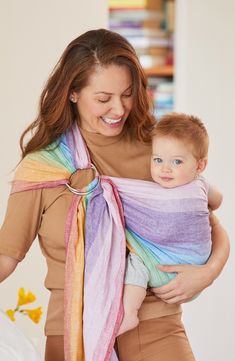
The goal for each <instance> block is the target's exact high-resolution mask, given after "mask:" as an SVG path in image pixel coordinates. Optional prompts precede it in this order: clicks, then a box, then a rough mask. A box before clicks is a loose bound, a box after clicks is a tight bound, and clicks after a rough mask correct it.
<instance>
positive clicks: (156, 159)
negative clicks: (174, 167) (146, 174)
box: [153, 158, 162, 164]
mask: <svg viewBox="0 0 235 361" xmlns="http://www.w3.org/2000/svg"><path fill="white" fill-rule="evenodd" d="M153 161H154V163H158V164H160V163H162V159H161V158H154V159H153Z"/></svg>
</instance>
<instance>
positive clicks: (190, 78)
mask: <svg viewBox="0 0 235 361" xmlns="http://www.w3.org/2000/svg"><path fill="white" fill-rule="evenodd" d="M176 2H177V24H176V28H177V34H176V108H177V110H179V111H184V112H189V113H191V114H197V115H198V116H200V117H201V118H202V119H203V120H204V122H205V123H206V126H207V128H208V132H209V135H210V153H209V166H208V170H207V172H206V175H207V177H208V179H209V180H210V182H211V183H214V184H216V185H218V187H219V188H220V189H221V190H222V192H223V194H224V202H223V205H222V207H221V209H220V210H218V212H216V213H217V214H218V216H219V218H220V220H221V222H222V223H223V225H224V226H225V228H226V229H227V231H228V233H229V235H230V238H231V241H232V249H231V256H230V259H229V262H228V263H227V265H226V267H225V269H224V272H223V274H222V275H221V276H220V277H219V279H217V280H216V282H215V283H214V284H213V286H212V287H211V288H209V289H207V290H206V291H205V292H204V293H203V294H202V295H201V296H200V297H199V298H198V299H197V300H195V301H194V302H192V303H190V304H187V305H185V306H184V319H185V324H186V328H187V331H188V334H189V337H190V339H191V343H192V347H193V350H194V352H195V355H196V358H197V361H210V360H213V361H221V360H227V361H233V360H235V351H234V324H235V307H234V305H235V291H234V282H235V278H234V264H235V252H234V246H233V239H234V234H235V228H234V205H235V191H234V178H233V176H234V174H235V162H234V154H235V151H234V134H235V110H234V109H235V107H234V104H235V103H234V86H235V70H234V66H235V21H234V20H235V17H234V14H235V2H234V1H233V0H224V1H220V0H197V1H196V0H176Z"/></svg>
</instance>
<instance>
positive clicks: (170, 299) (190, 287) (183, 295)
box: [151, 264, 215, 304]
mask: <svg viewBox="0 0 235 361" xmlns="http://www.w3.org/2000/svg"><path fill="white" fill-rule="evenodd" d="M158 269H159V270H160V271H162V272H169V273H171V272H175V273H177V275H176V277H175V278H174V279H173V280H171V281H170V282H169V283H168V284H167V285H165V286H162V287H158V288H151V291H152V292H153V293H154V295H155V296H157V297H159V298H161V299H162V301H164V302H166V303H177V304H181V303H184V302H188V301H190V300H191V299H192V298H193V297H194V296H196V295H197V294H198V293H199V292H201V291H202V290H203V289H204V288H206V287H208V286H210V285H211V284H212V283H213V281H214V279H215V277H214V274H213V271H212V269H211V267H210V266H209V265H207V264H205V265H201V266H198V265H188V264H181V265H171V266H163V265H159V266H158Z"/></svg>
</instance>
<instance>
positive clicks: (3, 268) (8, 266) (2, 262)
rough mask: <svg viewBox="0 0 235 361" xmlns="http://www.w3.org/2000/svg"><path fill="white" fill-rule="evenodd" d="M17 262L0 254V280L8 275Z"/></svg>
mask: <svg viewBox="0 0 235 361" xmlns="http://www.w3.org/2000/svg"><path fill="white" fill-rule="evenodd" d="M17 264H18V261H17V260H16V259H14V258H11V257H8V256H5V255H2V254H0V282H2V281H4V280H5V279H6V278H7V277H8V276H10V274H11V273H12V272H13V271H14V270H15V268H16V266H17Z"/></svg>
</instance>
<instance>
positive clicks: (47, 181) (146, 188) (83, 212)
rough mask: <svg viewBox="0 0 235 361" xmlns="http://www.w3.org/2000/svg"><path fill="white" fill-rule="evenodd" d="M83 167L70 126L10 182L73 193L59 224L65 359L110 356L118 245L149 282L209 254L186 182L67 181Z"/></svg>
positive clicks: (206, 230)
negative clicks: (78, 184)
mask: <svg viewBox="0 0 235 361" xmlns="http://www.w3.org/2000/svg"><path fill="white" fill-rule="evenodd" d="M91 167H92V165H91V160H90V156H89V152H88V149H87V147H86V144H85V142H84V140H83V138H82V136H81V134H80V131H79V128H78V126H77V125H76V124H75V125H74V126H73V127H72V128H71V129H70V130H68V131H67V132H66V133H65V134H63V135H62V136H61V137H60V138H59V140H58V141H57V142H54V143H53V144H51V145H50V146H48V147H46V148H45V149H43V150H40V151H37V152H35V153H31V154H28V155H27V156H26V157H25V158H24V159H23V160H22V162H21V163H20V165H19V167H18V168H17V171H16V174H15V178H14V180H13V184H12V193H15V192H21V191H27V190H32V189H39V188H53V187H57V186H61V185H64V186H65V187H68V188H69V189H70V191H72V192H73V197H72V201H71V205H70V208H69V211H68V215H67V220H66V227H65V245H66V265H65V304H64V310H65V322H64V324H65V326H64V340H65V360H66V361H111V360H112V361H114V360H117V356H116V354H115V352H114V349H113V346H114V342H115V337H116V334H117V331H118V329H119V326H120V323H121V321H122V316H123V306H122V291H123V280H124V272H125V260H126V246H128V248H129V249H130V250H131V251H133V252H135V253H136V254H138V255H139V256H140V257H141V258H142V260H143V261H144V263H145V264H146V265H147V266H148V268H149V269H150V271H151V280H150V286H161V285H163V284H166V283H167V282H169V280H170V279H171V278H173V277H174V276H175V275H172V274H168V273H162V272H160V271H159V270H157V268H156V265H157V264H159V263H162V264H178V263H196V264H202V263H205V262H206V260H207V258H208V257H209V254H210V227H209V223H208V222H209V221H208V211H207V199H206V196H205V197H204V196H200V195H198V194H197V193H196V194H195V190H194V188H193V187H194V185H192V184H189V185H188V187H186V189H185V188H184V189H183V190H182V192H183V193H182V194H181V193H180V192H178V193H176V194H175V192H174V189H168V190H164V189H162V188H160V187H159V186H158V185H157V184H155V183H153V182H148V181H141V180H134V179H127V178H114V177H108V176H102V175H99V174H98V173H97V172H95V173H96V175H95V178H94V180H93V181H92V182H91V183H90V184H89V185H88V186H87V187H86V188H84V189H82V190H74V189H73V188H71V187H70V186H69V178H70V176H71V174H73V173H74V172H75V171H76V170H77V169H87V168H91ZM182 195H183V199H182ZM192 198H196V199H195V201H194V202H192ZM202 204H203V207H204V211H202V210H201V205H202ZM175 225H177V226H175ZM189 235H190V236H189Z"/></svg>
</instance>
